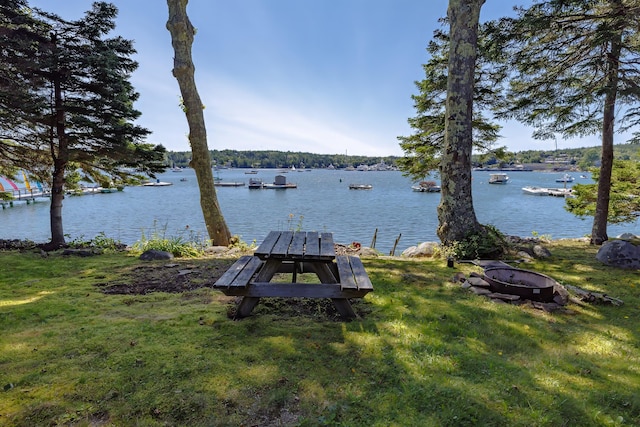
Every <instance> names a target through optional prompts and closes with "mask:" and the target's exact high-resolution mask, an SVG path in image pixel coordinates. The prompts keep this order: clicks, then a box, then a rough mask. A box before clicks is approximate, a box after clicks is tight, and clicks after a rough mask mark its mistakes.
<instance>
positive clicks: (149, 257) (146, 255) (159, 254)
mask: <svg viewBox="0 0 640 427" xmlns="http://www.w3.org/2000/svg"><path fill="white" fill-rule="evenodd" d="M172 258H173V254H172V253H171V252H167V251H159V250H156V249H149V250H148V251H144V252H143V253H142V255H140V259H141V260H143V261H155V260H167V259H172Z"/></svg>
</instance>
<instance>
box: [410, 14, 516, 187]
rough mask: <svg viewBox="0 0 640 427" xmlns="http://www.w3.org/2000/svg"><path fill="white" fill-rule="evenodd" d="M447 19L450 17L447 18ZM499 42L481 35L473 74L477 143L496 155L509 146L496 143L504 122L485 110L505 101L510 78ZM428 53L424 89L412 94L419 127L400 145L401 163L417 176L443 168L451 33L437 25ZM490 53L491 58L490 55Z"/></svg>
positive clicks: (420, 86) (413, 121)
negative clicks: (494, 119)
mask: <svg viewBox="0 0 640 427" xmlns="http://www.w3.org/2000/svg"><path fill="white" fill-rule="evenodd" d="M442 21H443V22H445V23H446V22H447V20H446V19H443V20H442ZM481 33H482V31H481V30H480V34H481ZM493 47H494V46H493V45H491V44H489V43H485V42H484V40H483V39H482V38H480V39H479V40H478V46H477V59H476V64H475V72H474V76H473V79H474V83H473V87H474V93H473V118H472V129H473V146H474V148H475V149H476V150H477V151H479V152H484V153H487V152H493V153H494V155H496V156H498V157H502V156H504V155H505V152H504V148H503V147H500V148H497V147H495V146H494V145H495V142H496V141H497V139H498V138H499V131H500V126H499V125H498V124H496V123H492V122H490V121H489V120H487V118H486V117H485V116H484V114H483V112H484V111H490V110H491V108H492V107H494V106H495V105H496V104H497V103H498V102H499V101H500V96H501V90H500V85H501V82H502V81H503V80H504V78H505V68H504V67H503V66H497V65H496V64H497V61H495V58H494V57H495V56H496V55H499V54H500V52H499V51H495V50H493ZM427 53H428V54H429V60H428V61H427V63H426V64H424V65H423V69H424V71H425V78H424V79H423V80H421V81H419V82H416V87H417V88H418V91H419V93H418V94H417V95H413V96H412V99H413V101H414V107H415V109H416V113H417V115H416V117H412V118H410V119H409V120H408V121H409V125H410V126H411V128H412V129H414V131H415V133H413V134H412V135H409V136H400V137H398V139H399V140H400V147H401V148H402V150H403V151H404V153H405V156H404V157H402V158H401V159H399V160H398V165H399V167H400V169H401V170H403V171H404V172H405V173H406V174H407V175H409V176H411V177H412V178H414V179H416V180H418V179H421V178H423V177H425V176H427V175H429V174H430V173H431V172H432V171H434V170H438V168H439V163H440V160H441V156H442V149H443V146H444V131H445V102H446V96H447V76H448V65H449V34H448V33H447V32H446V31H443V30H436V31H434V33H433V39H432V40H431V41H429V44H428V47H427ZM490 58H491V59H492V60H491V61H489V59H490Z"/></svg>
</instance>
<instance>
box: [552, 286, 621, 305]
mask: <svg viewBox="0 0 640 427" xmlns="http://www.w3.org/2000/svg"><path fill="white" fill-rule="evenodd" d="M564 287H565V288H567V290H569V291H571V292H573V293H574V294H576V295H577V296H578V297H579V298H580V300H581V301H584V302H591V303H596V304H613V305H615V306H621V305H623V304H624V302H623V301H622V300H621V299H618V298H614V297H610V296H608V295H607V294H601V293H598V292H591V291H587V290H586V289H582V288H579V287H577V286H573V285H564Z"/></svg>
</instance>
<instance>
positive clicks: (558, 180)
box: [556, 173, 575, 182]
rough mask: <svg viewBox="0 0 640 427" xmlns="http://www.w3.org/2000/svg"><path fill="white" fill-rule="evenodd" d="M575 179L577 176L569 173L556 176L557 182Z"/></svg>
mask: <svg viewBox="0 0 640 427" xmlns="http://www.w3.org/2000/svg"><path fill="white" fill-rule="evenodd" d="M574 180H575V178H574V177H572V176H571V175H569V174H568V173H565V174H564V175H563V176H562V177H560V178H556V182H573V181H574Z"/></svg>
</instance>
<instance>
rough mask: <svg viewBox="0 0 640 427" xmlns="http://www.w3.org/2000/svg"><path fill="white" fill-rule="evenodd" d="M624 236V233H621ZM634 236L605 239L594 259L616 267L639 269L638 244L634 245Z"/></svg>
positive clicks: (639, 255) (639, 253)
mask: <svg viewBox="0 0 640 427" xmlns="http://www.w3.org/2000/svg"><path fill="white" fill-rule="evenodd" d="M623 236H624V235H623ZM636 239H637V237H636V236H633V235H632V236H631V237H626V236H625V239H624V240H623V239H619V240H618V239H616V240H608V241H606V242H605V243H604V244H603V245H602V246H601V247H600V249H599V250H598V253H597V254H596V259H597V260H598V261H600V262H602V263H604V264H606V265H609V266H611V267H618V268H629V269H634V270H638V269H640V246H638V245H635V244H634V243H635V240H636Z"/></svg>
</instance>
